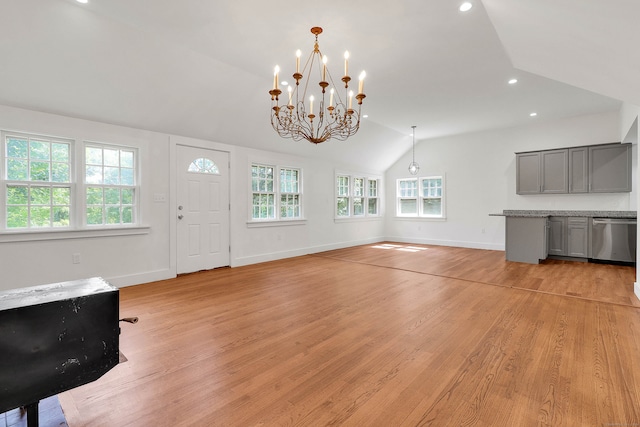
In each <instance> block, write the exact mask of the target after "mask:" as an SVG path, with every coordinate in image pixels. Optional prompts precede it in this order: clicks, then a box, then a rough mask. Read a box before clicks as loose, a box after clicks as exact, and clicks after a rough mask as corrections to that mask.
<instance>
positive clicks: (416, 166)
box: [409, 125, 420, 175]
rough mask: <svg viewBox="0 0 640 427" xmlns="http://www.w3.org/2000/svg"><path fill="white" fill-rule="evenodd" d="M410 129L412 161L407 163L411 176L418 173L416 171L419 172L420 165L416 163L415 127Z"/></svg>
mask: <svg viewBox="0 0 640 427" xmlns="http://www.w3.org/2000/svg"><path fill="white" fill-rule="evenodd" d="M411 129H413V151H412V157H411V158H412V161H411V163H409V173H410V174H411V175H416V174H417V173H418V171H419V170H420V165H419V164H418V163H416V127H415V125H414V126H411Z"/></svg>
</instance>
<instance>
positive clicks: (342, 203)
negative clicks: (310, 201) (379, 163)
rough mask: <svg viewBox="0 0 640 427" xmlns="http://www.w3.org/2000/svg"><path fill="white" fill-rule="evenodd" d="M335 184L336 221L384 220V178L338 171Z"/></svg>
mask: <svg viewBox="0 0 640 427" xmlns="http://www.w3.org/2000/svg"><path fill="white" fill-rule="evenodd" d="M334 183H335V184H334V189H335V199H334V200H335V203H334V218H335V220H336V221H345V220H346V221H353V220H375V219H380V218H382V216H383V209H382V207H383V202H382V194H383V192H382V178H380V177H379V176H374V175H369V174H361V173H352V172H340V171H336V172H335V178H334Z"/></svg>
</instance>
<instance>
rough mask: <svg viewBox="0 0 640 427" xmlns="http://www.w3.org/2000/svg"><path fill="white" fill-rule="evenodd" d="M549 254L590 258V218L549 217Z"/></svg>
mask: <svg viewBox="0 0 640 427" xmlns="http://www.w3.org/2000/svg"><path fill="white" fill-rule="evenodd" d="M548 238H549V241H548V247H549V255H555V256H568V257H573V258H588V256H589V253H588V249H589V219H588V218H587V217H560V216H552V217H549V236H548Z"/></svg>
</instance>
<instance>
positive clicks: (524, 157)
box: [516, 153, 540, 194]
mask: <svg viewBox="0 0 640 427" xmlns="http://www.w3.org/2000/svg"><path fill="white" fill-rule="evenodd" d="M516 171H517V172H516V193H518V194H538V193H540V153H517V154H516Z"/></svg>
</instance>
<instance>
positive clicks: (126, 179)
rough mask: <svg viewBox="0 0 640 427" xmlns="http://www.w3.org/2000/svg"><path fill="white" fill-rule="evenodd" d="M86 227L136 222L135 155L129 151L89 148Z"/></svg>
mask: <svg viewBox="0 0 640 427" xmlns="http://www.w3.org/2000/svg"><path fill="white" fill-rule="evenodd" d="M85 184H86V187H85V190H86V193H85V218H86V222H87V225H90V226H93V225H130V224H133V223H135V220H136V218H135V210H134V206H135V200H136V187H135V152H134V150H132V149H130V148H117V147H107V146H101V145H93V144H92V145H86V147H85Z"/></svg>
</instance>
